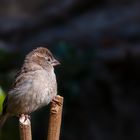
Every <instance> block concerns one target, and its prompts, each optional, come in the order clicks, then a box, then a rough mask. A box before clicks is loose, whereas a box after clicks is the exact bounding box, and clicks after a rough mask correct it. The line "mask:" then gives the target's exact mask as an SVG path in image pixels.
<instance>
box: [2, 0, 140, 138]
mask: <svg viewBox="0 0 140 140" xmlns="http://www.w3.org/2000/svg"><path fill="white" fill-rule="evenodd" d="M38 46H45V47H48V48H49V49H50V50H51V51H52V52H53V54H55V56H56V57H57V58H58V59H59V60H60V61H61V66H58V67H57V68H56V70H55V72H56V75H57V79H58V93H59V94H60V95H62V96H64V98H65V101H64V109H63V122H62V129H61V138H60V139H61V140H138V139H140V111H139V109H140V87H139V84H140V80H139V79H140V72H139V71H140V56H139V54H140V2H139V0H94V1H92V0H60V1H56V0H48V1H47V0H1V1H0V86H1V88H2V89H3V90H4V91H5V93H7V92H8V90H9V88H10V86H11V84H12V82H13V81H14V76H15V74H16V72H17V71H18V69H19V68H20V66H21V65H22V63H23V60H24V57H25V55H26V54H27V53H28V52H29V51H31V50H32V49H33V48H36V47H38ZM48 114H49V107H44V108H43V109H41V110H39V111H37V112H34V113H33V114H32V132H33V139H34V140H45V137H46V135H47V126H48ZM1 139H2V140H8V139H14V140H18V139H19V130H18V119H17V118H10V119H9V120H8V121H7V123H6V124H5V126H4V127H3V129H2V138H1Z"/></svg>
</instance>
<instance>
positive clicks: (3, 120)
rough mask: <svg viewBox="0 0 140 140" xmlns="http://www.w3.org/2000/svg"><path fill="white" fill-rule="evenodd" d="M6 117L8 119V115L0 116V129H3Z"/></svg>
mask: <svg viewBox="0 0 140 140" xmlns="http://www.w3.org/2000/svg"><path fill="white" fill-rule="evenodd" d="M8 117H9V114H8V113H6V114H4V115H1V116H0V129H1V128H2V127H3V125H4V123H5V122H6V120H7V119H8Z"/></svg>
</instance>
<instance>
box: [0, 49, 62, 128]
mask: <svg viewBox="0 0 140 140" xmlns="http://www.w3.org/2000/svg"><path fill="white" fill-rule="evenodd" d="M58 64H60V63H59V61H58V60H56V59H55V58H54V56H53V54H52V53H51V52H50V51H49V50H48V49H47V48H44V47H38V48H36V49H34V50H33V51H32V52H30V53H29V54H27V56H26V57H25V60H24V63H23V65H22V67H21V70H20V71H19V73H18V74H17V76H16V79H15V82H14V83H13V85H12V88H11V90H10V91H9V92H8V94H7V96H6V98H5V100H4V103H3V111H2V114H1V116H0V127H2V126H3V124H4V123H5V121H6V120H7V118H9V117H11V116H18V117H20V116H22V115H27V116H28V115H29V114H30V113H32V112H34V111H36V110H38V109H40V108H41V107H43V106H46V105H48V104H49V103H50V102H51V101H52V100H53V99H54V97H55V96H56V95H57V81H56V76H55V73H54V66H56V65H58Z"/></svg>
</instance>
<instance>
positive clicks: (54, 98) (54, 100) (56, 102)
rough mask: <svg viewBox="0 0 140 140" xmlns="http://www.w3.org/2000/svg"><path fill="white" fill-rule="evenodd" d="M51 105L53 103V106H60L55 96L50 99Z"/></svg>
mask: <svg viewBox="0 0 140 140" xmlns="http://www.w3.org/2000/svg"><path fill="white" fill-rule="evenodd" d="M51 102H52V103H55V104H57V105H59V106H61V103H60V102H59V100H58V99H57V98H56V96H54V97H53V98H52V101H51Z"/></svg>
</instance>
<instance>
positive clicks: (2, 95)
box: [0, 87, 6, 113]
mask: <svg viewBox="0 0 140 140" xmlns="http://www.w3.org/2000/svg"><path fill="white" fill-rule="evenodd" d="M5 95H6V94H5V92H4V91H3V90H2V88H1V87H0V113H1V112H2V104H3V101H4V99H5Z"/></svg>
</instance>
